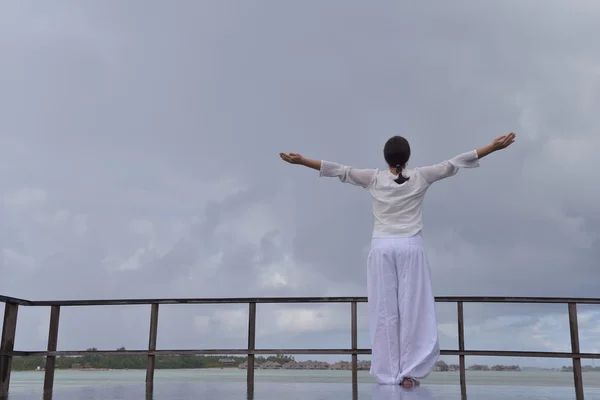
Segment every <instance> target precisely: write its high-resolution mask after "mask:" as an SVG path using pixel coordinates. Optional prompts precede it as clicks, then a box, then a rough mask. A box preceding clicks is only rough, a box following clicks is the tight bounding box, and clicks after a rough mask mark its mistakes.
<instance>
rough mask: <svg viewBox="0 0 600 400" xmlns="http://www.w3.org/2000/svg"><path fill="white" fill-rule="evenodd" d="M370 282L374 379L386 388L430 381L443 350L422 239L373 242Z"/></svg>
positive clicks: (370, 256) (369, 267) (372, 372)
mask: <svg viewBox="0 0 600 400" xmlns="http://www.w3.org/2000/svg"><path fill="white" fill-rule="evenodd" d="M367 282H368V289H367V290H368V297H369V325H370V334H371V335H370V336H371V349H372V356H371V370H370V373H371V375H372V376H373V377H375V379H376V380H377V382H378V383H379V384H384V385H398V384H399V383H401V382H402V380H403V379H404V378H415V379H423V378H425V377H427V376H428V375H429V374H430V373H431V371H433V369H434V367H435V365H436V363H437V361H438V357H439V355H440V347H439V343H438V332H437V323H436V317H435V301H434V297H433V292H432V290H431V278H430V273H429V264H428V262H427V257H426V255H425V249H424V243H423V237H422V236H421V235H420V234H419V235H415V236H413V237H410V238H402V237H386V238H373V240H372V242H371V251H370V253H369V258H368V273H367Z"/></svg>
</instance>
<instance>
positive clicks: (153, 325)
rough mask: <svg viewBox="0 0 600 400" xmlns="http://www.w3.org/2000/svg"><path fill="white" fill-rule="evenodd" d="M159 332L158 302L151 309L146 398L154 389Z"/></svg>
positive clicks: (150, 396)
mask: <svg viewBox="0 0 600 400" xmlns="http://www.w3.org/2000/svg"><path fill="white" fill-rule="evenodd" d="M157 334H158V303H153V304H152V308H151V309H150V335H149V338H148V359H147V361H146V398H152V393H153V391H154V367H155V366H156V355H155V354H154V351H155V350H156V336H157Z"/></svg>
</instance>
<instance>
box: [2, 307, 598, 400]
mask: <svg viewBox="0 0 600 400" xmlns="http://www.w3.org/2000/svg"><path fill="white" fill-rule="evenodd" d="M366 302H367V298H366V297H258V298H191V299H120V300H53V301H30V300H23V299H18V298H14V297H6V296H0V303H5V308H4V324H3V326H2V338H1V341H0V399H1V398H3V396H6V395H7V394H8V389H9V385H10V375H11V369H12V367H11V364H12V359H13V357H15V356H44V357H46V368H45V376H44V395H45V398H51V396H52V389H53V386H54V370H55V363H56V357H60V356H81V355H87V354H94V355H145V356H147V357H148V361H147V366H146V388H147V394H148V395H149V396H150V397H151V395H152V392H153V384H154V369H155V360H156V357H157V356H165V355H180V356H181V355H209V354H212V355H214V354H219V355H247V356H248V368H247V386H248V391H249V393H251V392H253V390H254V358H255V356H256V355H269V354H282V353H284V354H303V355H308V354H321V355H324V354H340V355H351V356H352V386H353V392H354V393H356V388H357V385H358V355H359V354H361V355H368V354H371V350H370V349H359V348H358V315H357V304H358V303H366ZM436 302H438V303H455V304H456V305H457V322H458V350H442V351H441V354H442V355H449V356H458V357H459V367H460V371H459V372H460V387H461V394H462V397H463V399H466V396H467V382H466V372H465V371H466V365H465V357H466V356H488V357H540V358H570V359H572V362H573V379H574V386H575V395H576V399H577V400H583V399H584V391H583V377H582V369H581V360H582V359H600V354H597V353H581V352H580V348H579V328H578V323H577V304H595V305H600V299H596V298H551V297H436ZM292 303H350V314H351V321H350V332H351V336H350V339H351V340H350V341H351V347H350V348H349V349H256V305H257V304H292ZM464 303H503V304H506V303H521V304H523V303H529V304H566V305H568V313H569V326H570V334H571V352H570V353H567V352H543V351H499V350H467V349H465V333H464ZM160 304H248V348H246V349H198V350H176V349H175V350H158V349H156V338H157V331H158V310H159V305H160ZM118 305H150V306H151V308H150V333H149V342H148V349H147V350H125V351H119V350H94V351H77V350H76V351H57V342H58V328H59V320H60V310H61V307H80V306H118ZM20 306H25V307H50V327H49V332H48V346H47V351H15V349H14V341H15V334H16V327H17V315H18V310H19V307H20Z"/></svg>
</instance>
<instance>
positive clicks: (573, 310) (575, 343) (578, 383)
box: [569, 303, 584, 400]
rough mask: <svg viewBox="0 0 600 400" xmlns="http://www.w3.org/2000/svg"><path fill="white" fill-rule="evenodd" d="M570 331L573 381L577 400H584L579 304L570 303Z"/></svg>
mask: <svg viewBox="0 0 600 400" xmlns="http://www.w3.org/2000/svg"><path fill="white" fill-rule="evenodd" d="M569 328H570V329H569V330H570V331H571V352H572V353H573V354H574V355H573V381H574V383H575V399H577V400H583V398H584V397H583V396H584V394H583V375H582V371H581V358H579V357H577V355H578V354H579V324H578V323H577V303H569Z"/></svg>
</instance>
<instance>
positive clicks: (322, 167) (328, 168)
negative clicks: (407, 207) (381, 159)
mask: <svg viewBox="0 0 600 400" xmlns="http://www.w3.org/2000/svg"><path fill="white" fill-rule="evenodd" d="M279 157H281V159H282V160H283V161H286V162H288V163H290V164H297V165H303V166H305V167H308V168H311V169H314V170H317V171H319V176H322V177H330V178H333V177H336V178H339V180H340V181H342V182H344V183H350V184H352V185H356V186H362V187H363V188H367V187H369V185H371V183H372V182H373V180H374V179H375V175H376V174H377V170H375V169H358V168H352V167H349V166H347V165H341V164H338V163H334V162H331V161H322V160H311V159H310V158H306V157H303V156H301V155H300V154H298V153H280V154H279Z"/></svg>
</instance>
